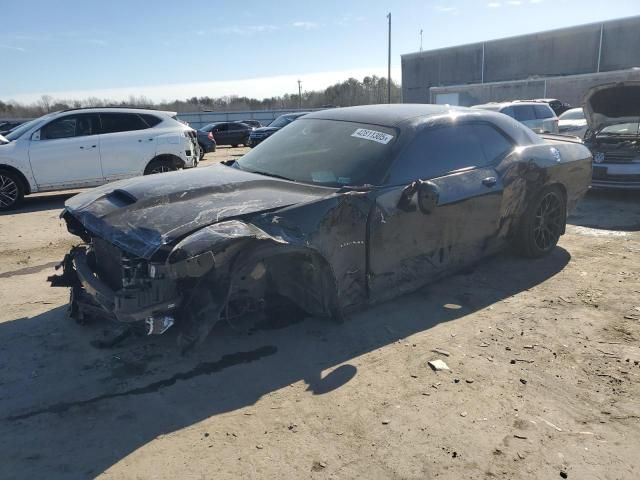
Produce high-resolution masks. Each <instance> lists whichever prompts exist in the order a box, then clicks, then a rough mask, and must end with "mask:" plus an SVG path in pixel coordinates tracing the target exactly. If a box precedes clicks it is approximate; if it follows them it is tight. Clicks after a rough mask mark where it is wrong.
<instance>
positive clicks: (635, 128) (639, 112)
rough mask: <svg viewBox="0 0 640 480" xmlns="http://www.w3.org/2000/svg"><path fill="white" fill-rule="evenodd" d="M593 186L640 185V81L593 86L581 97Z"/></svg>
mask: <svg viewBox="0 0 640 480" xmlns="http://www.w3.org/2000/svg"><path fill="white" fill-rule="evenodd" d="M584 113H585V117H586V119H587V125H588V130H587V132H586V133H585V136H584V143H585V145H586V146H587V147H589V149H590V150H591V152H592V154H593V161H594V164H593V181H592V185H593V186H594V187H604V188H624V189H640V82H621V83H614V84H606V85H599V86H597V87H594V88H592V89H591V90H590V91H589V92H588V93H587V95H586V96H585V99H584Z"/></svg>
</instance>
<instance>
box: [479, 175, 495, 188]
mask: <svg viewBox="0 0 640 480" xmlns="http://www.w3.org/2000/svg"><path fill="white" fill-rule="evenodd" d="M496 183H498V179H497V178H496V177H487V178H483V179H482V184H483V185H484V186H486V187H493V186H494V185H495V184H496Z"/></svg>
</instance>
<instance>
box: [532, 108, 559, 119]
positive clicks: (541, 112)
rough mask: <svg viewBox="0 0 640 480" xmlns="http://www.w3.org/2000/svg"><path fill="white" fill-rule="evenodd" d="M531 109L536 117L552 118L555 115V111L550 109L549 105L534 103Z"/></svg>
mask: <svg viewBox="0 0 640 480" xmlns="http://www.w3.org/2000/svg"><path fill="white" fill-rule="evenodd" d="M533 109H534V110H535V112H536V117H537V118H553V117H555V113H553V110H551V107H548V106H547V105H534V107H533Z"/></svg>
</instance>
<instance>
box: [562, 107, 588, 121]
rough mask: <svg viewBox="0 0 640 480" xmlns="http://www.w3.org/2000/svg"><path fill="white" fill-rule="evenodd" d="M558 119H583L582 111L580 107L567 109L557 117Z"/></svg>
mask: <svg viewBox="0 0 640 480" xmlns="http://www.w3.org/2000/svg"><path fill="white" fill-rule="evenodd" d="M558 119H559V120H584V112H583V111H582V109H581V108H574V109H572V110H567V111H566V112H564V113H563V114H562V115H560V116H559V117H558Z"/></svg>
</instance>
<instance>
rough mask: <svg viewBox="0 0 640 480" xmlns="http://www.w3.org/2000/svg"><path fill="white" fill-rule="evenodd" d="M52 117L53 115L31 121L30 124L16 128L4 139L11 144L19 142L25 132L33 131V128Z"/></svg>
mask: <svg viewBox="0 0 640 480" xmlns="http://www.w3.org/2000/svg"><path fill="white" fill-rule="evenodd" d="M50 116H51V115H45V116H44V117H40V118H36V119H35V120H31V121H30V122H27V123H23V124H22V125H20V126H18V127H16V128H14V129H13V130H11V131H10V132H9V133H7V134H6V135H5V136H4V138H6V139H7V140H9V141H10V142H12V141H14V140H17V139H18V138H20V137H21V136H22V135H24V133H25V132H27V131H29V130H31V128H33V127H36V126H38V125H40V124H42V123H43V122H44V121H45V120H46V119H47V118H49V117H50Z"/></svg>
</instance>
